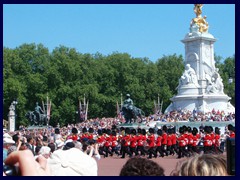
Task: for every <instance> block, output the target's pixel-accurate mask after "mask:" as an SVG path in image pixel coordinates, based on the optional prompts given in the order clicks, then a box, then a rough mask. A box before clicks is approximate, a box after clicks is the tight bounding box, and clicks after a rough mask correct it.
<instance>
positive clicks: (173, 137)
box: [171, 134, 177, 145]
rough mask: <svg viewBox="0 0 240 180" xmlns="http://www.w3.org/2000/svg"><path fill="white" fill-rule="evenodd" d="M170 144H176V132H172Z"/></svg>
mask: <svg viewBox="0 0 240 180" xmlns="http://www.w3.org/2000/svg"><path fill="white" fill-rule="evenodd" d="M171 137H172V145H175V144H177V136H176V134H172V136H171Z"/></svg>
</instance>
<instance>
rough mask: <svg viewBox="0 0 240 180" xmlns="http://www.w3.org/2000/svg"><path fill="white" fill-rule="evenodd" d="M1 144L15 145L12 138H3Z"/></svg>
mask: <svg viewBox="0 0 240 180" xmlns="http://www.w3.org/2000/svg"><path fill="white" fill-rule="evenodd" d="M3 144H15V141H14V140H12V138H3Z"/></svg>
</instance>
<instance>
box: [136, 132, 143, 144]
mask: <svg viewBox="0 0 240 180" xmlns="http://www.w3.org/2000/svg"><path fill="white" fill-rule="evenodd" d="M137 146H143V135H142V134H139V135H138V137H137Z"/></svg>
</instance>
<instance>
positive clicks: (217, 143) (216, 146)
mask: <svg viewBox="0 0 240 180" xmlns="http://www.w3.org/2000/svg"><path fill="white" fill-rule="evenodd" d="M214 152H215V153H216V154H219V153H223V151H222V150H221V149H220V129H219V128H218V127H215V137H214Z"/></svg>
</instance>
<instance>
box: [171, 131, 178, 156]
mask: <svg viewBox="0 0 240 180" xmlns="http://www.w3.org/2000/svg"><path fill="white" fill-rule="evenodd" d="M171 137H172V149H173V151H174V152H175V153H176V154H178V147H177V135H176V131H175V128H172V136H171Z"/></svg>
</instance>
